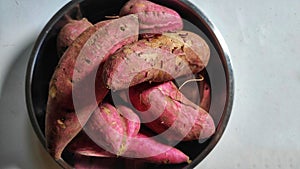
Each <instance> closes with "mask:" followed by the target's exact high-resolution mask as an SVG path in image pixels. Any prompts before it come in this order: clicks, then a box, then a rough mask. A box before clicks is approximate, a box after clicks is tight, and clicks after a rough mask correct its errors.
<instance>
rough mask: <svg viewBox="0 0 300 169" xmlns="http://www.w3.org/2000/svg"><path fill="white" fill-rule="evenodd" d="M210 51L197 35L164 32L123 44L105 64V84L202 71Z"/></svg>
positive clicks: (115, 86)
mask: <svg viewBox="0 0 300 169" xmlns="http://www.w3.org/2000/svg"><path fill="white" fill-rule="evenodd" d="M209 57H210V50H209V47H208V45H207V44H206V42H205V41H204V40H203V39H202V38H201V37H200V36H198V35H197V34H195V33H192V32H188V31H180V32H177V33H164V34H163V35H161V36H155V37H153V38H150V39H142V40H139V41H137V42H134V43H132V44H129V45H126V46H124V47H123V48H122V49H121V50H119V51H117V52H116V53H115V54H114V55H113V56H112V57H110V58H109V59H108V60H107V61H106V62H105V64H104V69H103V78H104V82H105V84H106V86H107V87H108V88H109V89H112V90H120V89H125V88H128V87H129V86H134V85H136V84H139V83H142V82H145V81H151V82H162V81H168V80H171V79H173V78H177V77H179V76H183V75H189V74H194V73H198V72H200V71H201V70H202V69H203V68H204V67H205V66H206V65H207V63H208V60H209Z"/></svg>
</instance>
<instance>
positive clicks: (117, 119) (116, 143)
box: [84, 103, 140, 156]
mask: <svg viewBox="0 0 300 169" xmlns="http://www.w3.org/2000/svg"><path fill="white" fill-rule="evenodd" d="M120 111H123V112H122V113H123V114H126V116H130V117H131V120H130V119H127V118H124V117H123V116H122V115H121V113H120ZM139 129H140V122H139V117H138V116H137V115H136V114H135V113H134V112H133V111H132V110H131V109H129V108H126V107H124V106H121V108H119V109H116V108H115V107H114V106H112V105H110V104H108V103H103V104H101V105H100V107H99V111H98V110H96V111H95V112H94V113H93V115H92V116H91V117H90V119H89V120H88V122H87V123H86V125H85V126H84V131H85V133H87V135H88V136H89V137H90V138H91V139H92V140H93V141H94V142H95V143H96V144H97V145H99V146H100V147H101V148H103V149H105V150H106V151H109V152H110V153H112V154H115V155H118V156H119V155H122V154H123V153H124V152H125V151H126V150H127V147H128V144H129V140H130V138H131V137H134V136H135V135H136V134H137V133H138V131H139Z"/></svg>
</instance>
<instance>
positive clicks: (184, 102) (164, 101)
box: [128, 81, 215, 141]
mask: <svg viewBox="0 0 300 169" xmlns="http://www.w3.org/2000/svg"><path fill="white" fill-rule="evenodd" d="M128 97H129V99H130V101H131V103H132V105H133V106H134V107H135V108H136V110H137V111H138V114H139V116H140V118H141V120H142V121H150V120H149V119H151V118H153V117H157V118H156V119H155V120H153V121H150V122H147V123H145V125H146V126H147V127H149V128H150V129H151V130H153V131H154V132H156V133H159V134H162V136H163V137H164V138H165V139H167V140H170V141H174V140H175V141H176V140H178V141H181V140H182V141H190V140H198V139H206V138H209V137H210V136H211V135H212V134H214V132H215V125H214V121H213V118H212V117H211V116H210V114H209V113H207V112H206V111H205V110H204V109H202V108H201V107H199V106H197V105H195V104H194V103H192V102H191V101H190V100H188V99H186V98H185V96H184V95H183V94H182V93H181V92H180V91H179V90H178V89H177V87H176V86H175V85H174V84H173V82H172V81H169V82H165V83H162V84H159V85H155V86H149V85H146V84H143V86H141V85H138V86H135V87H132V88H131V89H130V90H129V96H128ZM151 120H152V119H151ZM166 131H167V132H166Z"/></svg>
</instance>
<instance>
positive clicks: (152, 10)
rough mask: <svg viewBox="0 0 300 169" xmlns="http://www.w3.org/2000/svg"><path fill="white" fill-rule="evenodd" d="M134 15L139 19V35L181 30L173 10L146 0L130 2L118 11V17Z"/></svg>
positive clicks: (179, 20) (181, 25)
mask: <svg viewBox="0 0 300 169" xmlns="http://www.w3.org/2000/svg"><path fill="white" fill-rule="evenodd" d="M128 14H136V15H138V18H139V23H140V32H141V34H144V33H147V34H148V33H150V34H158V33H163V32H174V31H179V30H182V28H183V22H182V19H181V17H180V15H179V14H178V13H177V12H176V11H174V10H173V9H170V8H167V7H165V6H162V5H159V4H156V3H153V2H151V1H147V0H130V1H128V2H127V3H126V4H125V5H124V6H123V7H122V9H121V10H120V13H119V15H120V16H124V15H128Z"/></svg>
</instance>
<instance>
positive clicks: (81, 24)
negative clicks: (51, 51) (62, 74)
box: [57, 18, 93, 56]
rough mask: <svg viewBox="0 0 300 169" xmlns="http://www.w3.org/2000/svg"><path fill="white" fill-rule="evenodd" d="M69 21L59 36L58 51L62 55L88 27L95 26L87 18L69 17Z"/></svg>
mask: <svg viewBox="0 0 300 169" xmlns="http://www.w3.org/2000/svg"><path fill="white" fill-rule="evenodd" d="M67 19H68V23H67V24H66V25H64V26H63V27H62V29H61V30H60V31H59V33H58V36H57V52H58V55H59V56H61V55H62V54H63V52H64V51H65V50H66V49H67V48H68V47H69V46H71V44H72V43H73V42H74V41H75V39H76V38H77V37H78V36H79V35H80V34H81V33H82V32H84V31H85V30H86V29H87V28H89V27H91V26H93V24H92V23H90V22H89V21H88V20H87V19H86V18H82V19H80V20H73V19H71V18H67Z"/></svg>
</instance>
